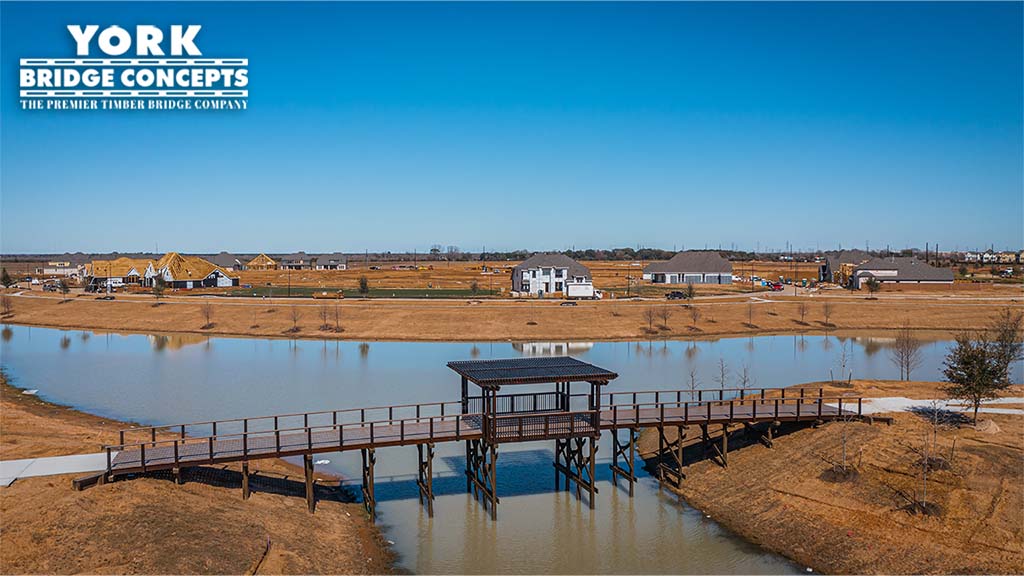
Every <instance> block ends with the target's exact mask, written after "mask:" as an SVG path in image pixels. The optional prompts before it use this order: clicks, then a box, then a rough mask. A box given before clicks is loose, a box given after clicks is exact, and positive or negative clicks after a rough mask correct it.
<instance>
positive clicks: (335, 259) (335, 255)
mask: <svg viewBox="0 0 1024 576" xmlns="http://www.w3.org/2000/svg"><path fill="white" fill-rule="evenodd" d="M315 267H316V269H317V270H344V269H346V268H348V258H347V257H346V256H345V255H344V254H342V253H341V252H332V253H330V254H321V255H319V256H317V257H316V266H315Z"/></svg>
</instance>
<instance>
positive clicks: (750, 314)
mask: <svg viewBox="0 0 1024 576" xmlns="http://www.w3.org/2000/svg"><path fill="white" fill-rule="evenodd" d="M747 327H749V328H754V327H755V326H754V303H753V302H750V303H749V304H747Z"/></svg>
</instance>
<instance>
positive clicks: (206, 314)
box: [199, 302, 213, 330]
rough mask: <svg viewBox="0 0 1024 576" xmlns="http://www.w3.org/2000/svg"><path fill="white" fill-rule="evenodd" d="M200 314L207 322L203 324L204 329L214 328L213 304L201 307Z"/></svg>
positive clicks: (205, 304) (203, 304)
mask: <svg viewBox="0 0 1024 576" xmlns="http://www.w3.org/2000/svg"><path fill="white" fill-rule="evenodd" d="M199 313H200V314H202V315H203V320H204V321H205V322H206V323H205V324H203V326H202V329H203V330H206V329H208V328H213V304H212V303H210V302H203V303H202V304H201V305H200V306H199Z"/></svg>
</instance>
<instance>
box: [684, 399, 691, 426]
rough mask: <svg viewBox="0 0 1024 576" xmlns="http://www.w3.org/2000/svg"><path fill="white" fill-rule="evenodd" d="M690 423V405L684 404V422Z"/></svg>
mask: <svg viewBox="0 0 1024 576" xmlns="http://www.w3.org/2000/svg"><path fill="white" fill-rule="evenodd" d="M689 421H690V403H689V402H687V403H686V404H683V422H689Z"/></svg>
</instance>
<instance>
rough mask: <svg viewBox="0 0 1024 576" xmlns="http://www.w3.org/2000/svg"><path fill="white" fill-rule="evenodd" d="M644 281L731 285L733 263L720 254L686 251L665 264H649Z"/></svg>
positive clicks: (645, 269) (645, 270)
mask: <svg viewBox="0 0 1024 576" xmlns="http://www.w3.org/2000/svg"><path fill="white" fill-rule="evenodd" d="M644 280H650V281H651V282H652V283H654V284H730V283H731V282H732V262H729V261H728V260H726V259H725V258H723V257H722V255H721V254H719V253H718V252H706V251H700V250H686V251H683V252H679V253H677V254H676V255H675V256H673V257H672V258H670V259H668V260H667V261H665V262H654V263H653V264H648V265H647V267H645V268H644Z"/></svg>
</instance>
